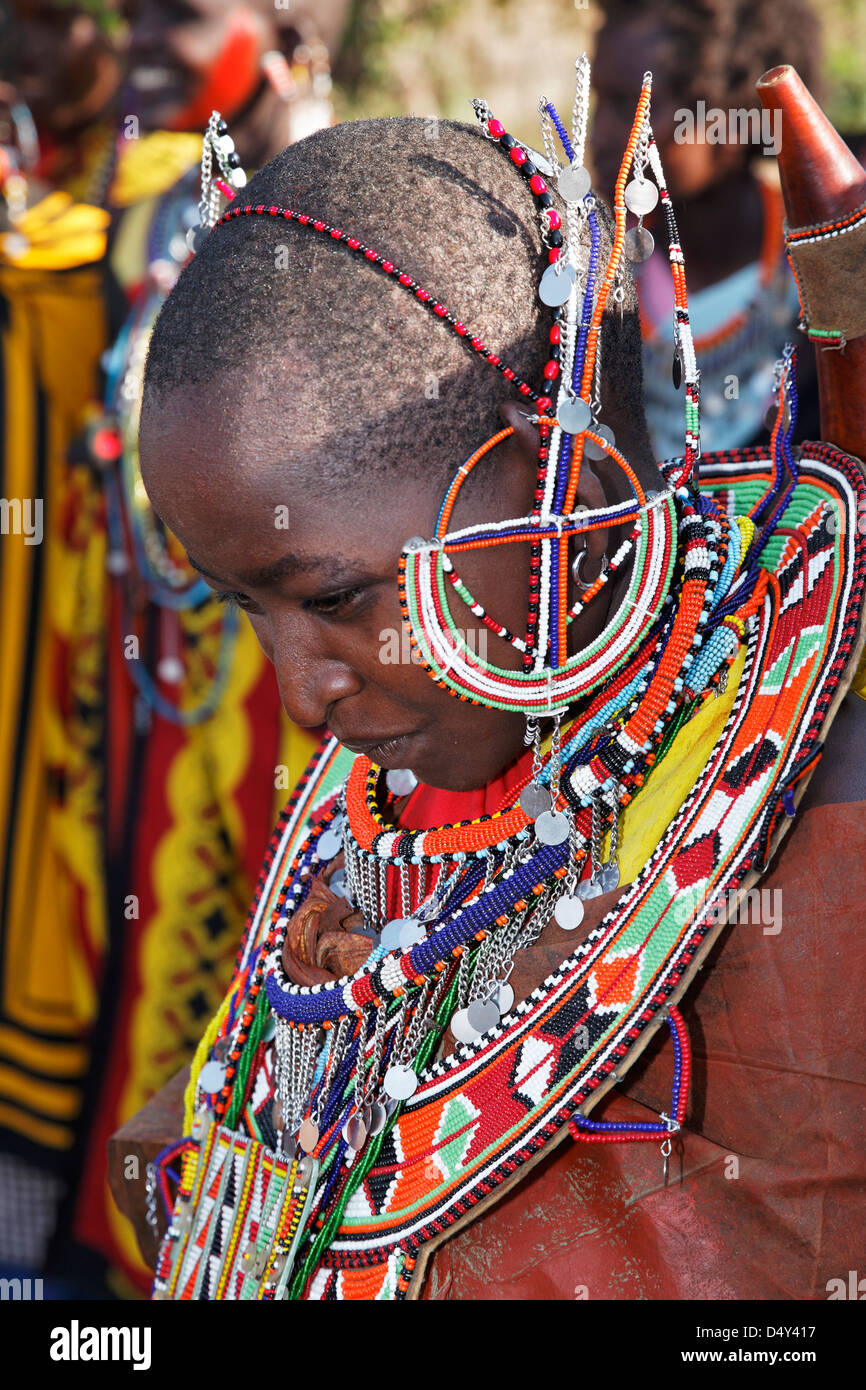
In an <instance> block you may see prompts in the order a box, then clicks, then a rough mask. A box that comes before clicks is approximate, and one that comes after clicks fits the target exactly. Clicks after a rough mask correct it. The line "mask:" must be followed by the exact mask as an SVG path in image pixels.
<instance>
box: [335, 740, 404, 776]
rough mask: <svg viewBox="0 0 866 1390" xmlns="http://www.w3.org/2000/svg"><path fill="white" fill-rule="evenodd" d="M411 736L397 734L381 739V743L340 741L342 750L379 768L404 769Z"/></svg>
mask: <svg viewBox="0 0 866 1390" xmlns="http://www.w3.org/2000/svg"><path fill="white" fill-rule="evenodd" d="M413 738H414V735H413V734H397V735H396V737H394V738H388V739H383V740H382V742H381V743H370V742H367V741H365V742H363V743H361V742H359V741H357V740H354V739H341V740H340V742H341V743H342V744H343V747H344V748H348V749H349V751H350V752H352V753H361V754H363V756H364V757H365V758H369V759H370V761H371V762H373V763H377V764H378V766H379V767H385V768H396V767H406V766H407V762H406V758H407V754H408V749H409V746H410V744H411V742H412V740H413Z"/></svg>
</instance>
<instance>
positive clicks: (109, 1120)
mask: <svg viewBox="0 0 866 1390" xmlns="http://www.w3.org/2000/svg"><path fill="white" fill-rule="evenodd" d="M326 8H327V7H326ZM342 8H343V6H342V5H341V4H333V5H331V6H330V12H332V14H333V17H334V23H336V19H337V18H338V16H339V12H340V10H341V9H342ZM13 18H14V23H12V24H8V25H3V24H0V54H2V55H3V57H2V58H0V62H2V67H0V80H2V81H4V82H5V85H4V86H2V87H0V144H2V146H3V149H2V151H0V188H2V192H3V198H4V201H3V204H2V207H0V296H2V299H0V309H2V310H4V312H5V317H4V319H3V324H4V327H3V330H2V331H3V338H2V368H3V381H2V388H3V395H4V396H5V401H6V410H5V419H4V432H3V437H2V457H0V465H2V471H3V482H4V492H3V495H4V497H6V498H18V499H22V500H26V499H30V500H31V502H32V501H35V500H36V499H39V500H40V502H41V503H42V504H43V512H42V515H43V518H44V538H43V543H42V544H41V545H36V544H33V545H30V544H26V543H25V541H26V538H25V537H24V536H20V537H19V536H6V535H4V536H3V537H2V547H3V556H2V559H3V576H4V583H3V587H2V594H0V605H2V608H0V619H2V625H3V631H4V637H5V656H4V677H3V695H2V709H0V835H2V845H0V854H2V869H0V873H2V878H3V882H4V889H3V894H2V900H0V912H2V922H0V927H2V935H0V942H2V946H0V949H2V951H3V959H2V962H0V964H2V968H3V980H4V986H5V993H4V995H3V997H2V1001H0V1003H2V1016H0V1230H2V1232H3V1235H2V1237H0V1265H2V1266H3V1267H4V1269H14V1270H17V1271H21V1272H25V1271H29V1272H40V1273H41V1272H42V1271H43V1269H44V1268H45V1258H46V1248H47V1246H48V1244H49V1242H50V1241H51V1240H52V1238H53V1254H52V1255H51V1256H50V1258H49V1266H48V1267H49V1270H50V1271H51V1272H52V1273H53V1274H54V1275H55V1277H57V1278H59V1279H60V1280H61V1284H60V1288H61V1289H63V1288H68V1289H69V1290H70V1291H72V1292H76V1293H81V1292H85V1291H90V1292H92V1293H93V1294H94V1295H96V1296H104V1295H105V1294H106V1292H107V1289H108V1287H109V1284H108V1283H107V1282H106V1278H108V1279H109V1280H110V1283H111V1286H112V1287H113V1288H114V1289H115V1290H116V1291H122V1290H123V1289H126V1290H129V1289H130V1288H131V1287H132V1286H133V1285H134V1284H135V1282H136V1280H138V1281H139V1283H140V1286H141V1287H142V1288H143V1287H145V1285H146V1279H144V1278H143V1277H142V1266H141V1262H140V1259H139V1257H138V1255H137V1252H136V1251H135V1249H134V1242H133V1240H132V1238H131V1235H130V1233H129V1232H128V1229H127V1227H126V1225H125V1223H124V1222H123V1221H122V1220H120V1219H118V1217H117V1215H116V1213H115V1211H114V1209H113V1206H112V1205H111V1203H110V1201H109V1200H107V1196H106V1186H105V1139H106V1137H107V1135H108V1134H110V1133H111V1132H112V1131H113V1130H114V1129H115V1128H116V1127H117V1125H118V1123H119V1122H120V1121H121V1120H122V1118H124V1117H125V1116H126V1115H127V1114H129V1113H131V1112H132V1111H134V1110H136V1109H138V1108H139V1106H140V1105H141V1104H142V1103H143V1101H144V1100H145V1099H146V1098H147V1097H148V1096H149V1095H150V1094H151V1093H152V1091H154V1090H156V1089H158V1088H159V1087H160V1086H161V1085H162V1083H163V1082H164V1081H165V1080H166V1079H167V1077H168V1076H170V1075H172V1074H173V1073H174V1072H175V1071H177V1070H178V1068H179V1067H180V1066H181V1065H183V1063H184V1062H185V1061H186V1060H188V1058H189V1055H190V1052H191V1049H192V1047H193V1046H194V1043H195V1040H196V1038H197V1035H198V1032H199V1031H200V1021H201V1018H202V1017H204V1015H205V1014H209V1013H210V1012H212V1011H213V1009H214V1008H215V1006H216V1004H217V1002H218V1000H219V998H220V996H221V994H222V990H223V987H224V983H225V980H226V979H227V977H228V974H229V973H230V971H231V965H232V961H233V957H234V952H235V949H236V944H237V939H238V936H239V932H240V928H241V926H242V923H243V915H244V913H245V911H246V907H247V903H248V900H249V897H250V892H251V889H252V885H253V883H254V881H255V876H256V874H257V872H258V868H259V864H260V860H261V853H262V849H263V846H264V845H265V843H266V840H267V836H268V834H269V832H270V829H271V827H272V824H273V818H274V809H275V806H276V804H277V803H280V804H281V803H282V802H283V801H284V800H285V796H286V792H287V788H289V787H290V786H291V785H293V784H294V783H295V782H296V781H297V778H298V775H299V773H300V771H301V770H302V768H303V766H304V764H305V762H306V760H307V757H308V754H309V750H310V749H311V747H312V744H313V740H312V738H311V736H310V735H309V734H307V733H305V732H304V731H299V730H297V729H295V728H293V727H292V726H290V725H289V724H288V721H287V720H286V718H285V716H284V715H283V713H282V710H281V707H280V703H279V698H278V695H277V692H276V687H275V685H274V682H273V679H272V677H271V675H270V671H269V668H268V667H267V663H266V662H265V659H264V657H263V655H262V652H261V649H260V648H259V646H258V643H257V642H256V640H255V638H254V636H253V634H252V632H251V630H249V628H248V627H247V626H246V625H244V626H243V627H240V625H239V624H238V623H237V619H236V615H235V614H232V613H227V612H226V611H224V610H223V609H222V608H221V607H220V606H219V605H217V603H216V602H215V601H214V600H213V599H212V598H211V597H210V590H208V589H207V588H206V586H204V584H203V583H202V581H201V580H198V579H197V578H196V577H195V576H194V575H192V573H191V572H190V570H189V567H188V565H187V562H186V558H185V555H184V554H183V552H182V550H181V549H180V547H179V546H178V545H177V543H176V541H175V540H174V538H173V537H172V536H171V535H170V534H169V533H167V532H165V530H164V528H162V526H161V524H160V522H159V520H158V518H156V517H155V516H154V514H153V513H152V511H151V509H150V507H149V505H148V503H147V499H146V497H145V496H144V494H143V490H142V489H141V487H140V482H139V479H138V462H137V447H136V429H137V410H138V399H137V390H138V382H139V379H140V372H141V369H142V367H143V361H144V354H145V353H146V349H147V341H148V337H149V331H150V326H151V324H152V322H153V319H154V317H155V315H156V313H157V312H158V309H159V307H160V304H161V302H162V298H163V297H164V295H165V294H166V293H167V291H168V289H169V288H170V286H171V284H172V283H173V281H174V278H176V276H177V274H178V273H179V270H180V267H181V265H182V264H183V262H184V261H185V259H186V258H187V256H188V254H189V253H188V249H187V246H186V241H185V232H186V230H187V229H188V227H189V226H190V225H191V224H192V223H193V222H194V221H196V220H197V216H198V215H197V211H196V207H197V201H198V197H199V189H198V181H199V180H198V168H199V163H200V158H201V143H202V142H201V136H202V129H203V127H204V125H205V124H206V122H207V118H208V116H209V115H210V111H211V110H212V109H213V107H214V106H217V107H219V108H220V109H221V110H224V111H226V112H228V113H230V114H232V116H234V117H235V118H236V119H235V121H234V122H233V126H232V129H233V132H234V133H235V134H236V136H237V146H238V151H239V157H240V153H241V152H242V153H243V159H244V161H245V162H248V163H249V164H251V165H254V164H256V163H259V162H261V161H264V160H265V159H266V158H269V157H270V156H271V155H272V154H273V153H275V152H276V150H277V149H280V148H282V146H283V145H284V144H285V143H286V142H287V141H288V140H289V139H290V138H299V136H300V135H303V134H306V133H307V132H308V130H310V129H314V128H315V127H316V125H317V124H320V123H322V122H323V121H328V120H330V119H331V118H332V117H331V108H330V102H329V99H328V94H329V90H330V72H329V65H328V54H327V49H326V48H325V46H324V44H323V43H322V41H321V39H320V38H319V35H318V31H317V30H316V29H315V28H314V26H313V25H312V24H311V23H310V21H309V20H308V19H307V18H305V17H304V14H303V12H301V11H300V10H298V9H297V8H294V7H293V9H292V12H291V14H289V13H288V12H286V11H285V10H280V9H277V8H276V7H274V6H273V5H270V4H265V0H256V3H255V4H254V5H248V6H246V7H241V6H235V5H229V4H226V3H222V0H210V2H209V3H202V4H199V5H197V6H196V7H195V9H193V8H192V7H191V6H183V7H181V6H177V5H174V4H169V3H165V4H148V5H146V6H142V7H141V8H140V9H139V10H138V11H137V12H135V13H132V12H130V14H129V18H130V19H131V20H133V21H134V24H133V26H132V31H131V42H128V39H129V37H130V36H129V30H128V28H127V24H126V20H125V17H124V16H123V15H121V13H120V11H119V10H118V9H117V8H116V7H115V6H114V4H113V3H112V0H105V3H104V4H96V3H94V4H92V5H91V4H88V5H87V7H86V8H85V6H84V5H82V6H78V5H76V4H69V3H66V0H54V3H47V2H46V0H43V3H41V4H36V3H34V0H16V14H15V16H14V17H13ZM335 32H336V28H333V27H332V29H331V30H329V34H330V35H331V36H333V34H334V33H335ZM157 57H158V58H159V60H160V62H161V63H162V65H163V71H162V73H160V72H158V71H156V63H155V59H156V58H157ZM127 58H129V59H130V62H131V66H130V68H129V79H128V80H125V79H124V64H125V62H126V60H127ZM169 69H171V73H169ZM164 82H165V86H164V88H163V83H164ZM25 92H26V94H27V101H26V102H25V100H24V99H23V93H25ZM201 111H204V115H203V116H200V115H199V113H200V112H201ZM165 127H168V129H166V128H165ZM76 199H78V200H79V201H76ZM2 209H5V213H3V211H2ZM56 271H60V272H62V273H60V274H56V273H55V272H56ZM106 344H110V345H111V346H110V347H109V349H108V351H107V352H106ZM101 368H102V369H104V374H103V370H101ZM70 459H71V460H72V462H71V463H70V462H69V460H70ZM27 514H28V515H29V513H27ZM269 782H270V783H271V785H273V786H274V802H273V804H265V803H262V800H261V795H260V789H261V786H262V785H268V783H269ZM64 1197H65V1204H64ZM63 1281H71V1282H67V1283H64V1282H63ZM55 1287H56V1286H55Z"/></svg>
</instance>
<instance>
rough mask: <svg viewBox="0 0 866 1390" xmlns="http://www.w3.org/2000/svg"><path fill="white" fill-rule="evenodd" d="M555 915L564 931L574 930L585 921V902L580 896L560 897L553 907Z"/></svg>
mask: <svg viewBox="0 0 866 1390" xmlns="http://www.w3.org/2000/svg"><path fill="white" fill-rule="evenodd" d="M553 916H554V918H555V919H556V921H557V922H558V923H559V925H560V926H561V927H562V930H563V931H574V929H575V927H579V926H580V924H581V922H582V921H583V903H582V902H581V900H580V898H572V897H565V898H560V899H559V902H558V903H557V904H556V907H555V908H554V909H553Z"/></svg>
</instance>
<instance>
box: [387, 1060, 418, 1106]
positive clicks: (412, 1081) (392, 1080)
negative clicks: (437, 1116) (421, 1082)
mask: <svg viewBox="0 0 866 1390" xmlns="http://www.w3.org/2000/svg"><path fill="white" fill-rule="evenodd" d="M417 1089H418V1078H417V1076H416V1075H415V1073H414V1071H413V1070H412V1068H411V1067H402V1066H399V1065H398V1066H391V1067H389V1068H388V1070H387V1071H386V1072H385V1090H386V1091H387V1092H388V1095H389V1096H390V1097H391V1098H392V1100H408V1099H409V1097H410V1096H414V1094H415V1092H416V1091H417Z"/></svg>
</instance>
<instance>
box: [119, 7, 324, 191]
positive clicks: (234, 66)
mask: <svg viewBox="0 0 866 1390" xmlns="http://www.w3.org/2000/svg"><path fill="white" fill-rule="evenodd" d="M347 10H348V3H347V0H323V2H322V3H319V2H318V0H317V3H316V4H311V5H310V4H308V5H295V4H292V5H286V6H278V5H275V4H274V3H273V0H251V3H247V4H245V5H237V4H234V3H231V0H188V3H183V4H177V3H170V0H141V3H140V4H139V5H138V6H137V7H136V8H135V10H134V19H133V24H132V30H131V36H130V51H129V65H128V77H127V84H126V87H125V91H124V101H125V102H127V103H128V108H127V109H128V110H129V111H131V112H135V113H136V114H137V115H138V116H139V118H140V119H141V123H142V126H143V128H144V129H146V130H192V131H195V132H196V133H200V132H201V131H202V130H203V129H204V127H205V126H206V124H207V121H208V117H209V116H210V113H211V111H212V110H213V109H214V107H218V108H219V110H220V111H221V113H222V115H223V116H224V117H225V119H226V120H227V121H228V122H229V123H230V124H231V126H232V131H233V138H234V141H235V144H236V147H237V149H238V153H239V154H240V156H241V159H242V161H243V163H244V164H245V165H251V166H253V167H256V166H258V165H259V164H263V163H265V162H266V161H267V160H268V159H270V158H271V157H272V156H273V155H275V154H277V153H278V152H279V151H280V150H281V149H283V148H284V147H285V146H286V145H289V144H292V143H293V142H294V141H295V140H299V139H301V138H302V137H303V136H304V135H307V134H310V133H311V132H312V131H313V130H317V129H319V128H320V127H321V126H322V125H327V124H329V122H330V121H331V119H332V112H331V108H330V102H329V93H330V88H331V80H330V67H329V59H328V53H329V49H330V48H331V47H332V46H333V44H334V42H335V41H336V39H337V38H338V37H339V33H340V30H341V28H342V24H343V19H344V16H345V14H346V11H347Z"/></svg>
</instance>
